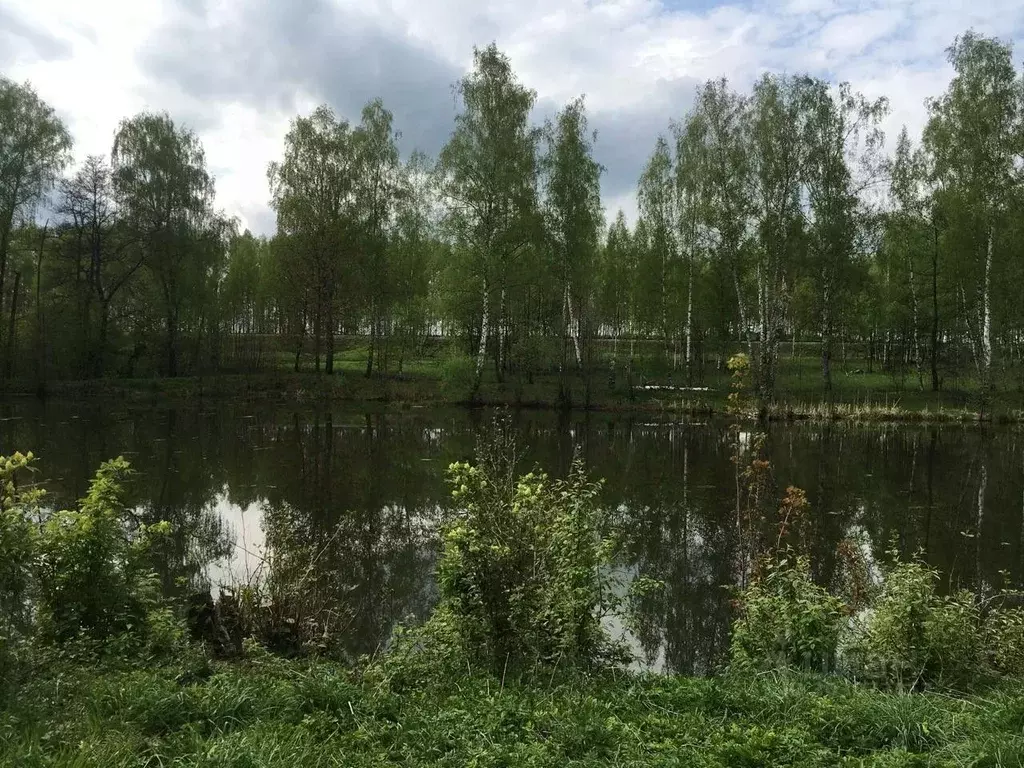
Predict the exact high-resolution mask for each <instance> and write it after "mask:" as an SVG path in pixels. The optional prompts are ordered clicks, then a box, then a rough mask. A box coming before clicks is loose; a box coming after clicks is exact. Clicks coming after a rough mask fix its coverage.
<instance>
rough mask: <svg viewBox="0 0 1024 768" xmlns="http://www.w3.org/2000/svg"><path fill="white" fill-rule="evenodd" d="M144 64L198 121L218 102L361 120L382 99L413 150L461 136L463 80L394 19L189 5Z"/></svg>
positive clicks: (153, 90) (207, 0)
mask: <svg viewBox="0 0 1024 768" xmlns="http://www.w3.org/2000/svg"><path fill="white" fill-rule="evenodd" d="M139 64H140V66H141V69H142V71H143V73H144V74H145V76H146V77H147V79H148V81H149V85H148V88H147V93H148V94H150V95H151V96H152V97H155V95H156V94H159V93H174V94H175V95H176V96H178V97H180V98H182V99H183V100H185V101H187V100H189V99H191V103H190V104H189V107H190V109H191V110H193V111H195V112H196V113H197V114H202V113H203V111H204V108H205V107H207V105H209V104H210V103H225V104H243V105H245V106H248V107H252V108H254V109H256V110H259V111H260V112H261V113H265V114H270V115H280V114H294V113H296V112H298V111H300V110H301V109H302V108H304V107H306V108H308V106H309V105H310V103H312V102H320V101H325V102H327V103H329V104H330V105H331V106H332V107H334V109H335V110H336V111H337V112H338V113H339V114H340V115H341V116H342V117H344V118H347V119H348V120H350V121H352V122H358V120H359V114H360V111H361V109H362V107H363V105H364V104H366V103H367V102H368V101H370V100H372V99H374V98H376V97H380V98H382V99H383V101H384V104H385V106H387V107H388V108H389V109H391V110H392V112H393V113H394V115H395V122H396V125H397V126H400V128H401V130H402V134H403V144H404V145H405V147H406V148H408V149H409V150H411V149H413V148H420V149H422V150H424V151H426V152H430V153H436V152H437V151H439V150H440V147H441V146H442V144H443V143H444V141H445V139H446V138H447V136H448V133H449V132H450V130H451V119H452V108H451V106H450V105H451V93H450V87H451V84H452V83H453V82H454V81H455V80H456V79H458V77H459V76H460V74H461V70H460V69H459V68H458V67H456V66H454V65H453V64H451V63H450V62H448V61H446V60H444V59H443V58H442V57H440V56H438V55H437V54H435V53H433V52H432V51H430V50H429V49H428V48H427V47H425V46H423V45H420V44H418V43H415V42H412V41H409V40H408V39H406V38H405V37H404V36H403V35H402V34H401V30H396V29H394V28H393V25H392V24H389V23H387V21H386V20H385V19H382V18H380V17H378V16H375V15H372V14H367V13H365V12H364V11H362V10H360V9H359V7H358V6H356V5H349V4H339V3H334V2H332V1H331V0H294V1H293V2H289V3H281V2H276V1H275V0H255V2H246V3H241V4H239V3H225V2H213V1H212V0H188V2H187V3H186V4H179V6H178V7H177V8H176V9H175V11H174V12H173V14H172V15H171V17H170V18H169V19H168V21H167V22H166V23H165V24H163V25H161V26H160V27H159V28H158V29H157V30H155V31H154V33H153V34H152V35H151V36H150V37H149V38H148V39H147V41H146V44H145V46H144V48H143V52H142V53H141V55H140V57H139ZM446 104H447V105H449V106H448V109H447V110H446V109H445V105H446ZM205 111H206V112H207V113H209V112H210V110H209V109H205ZM219 118H220V120H219V122H220V123H223V122H224V116H223V115H220V116H219Z"/></svg>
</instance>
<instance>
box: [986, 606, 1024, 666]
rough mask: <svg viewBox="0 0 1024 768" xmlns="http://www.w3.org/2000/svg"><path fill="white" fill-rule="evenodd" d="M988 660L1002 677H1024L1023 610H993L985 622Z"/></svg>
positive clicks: (1012, 608) (1014, 608)
mask: <svg viewBox="0 0 1024 768" xmlns="http://www.w3.org/2000/svg"><path fill="white" fill-rule="evenodd" d="M985 639H986V645H987V647H988V653H989V659H990V662H991V664H992V666H993V668H994V669H995V671H997V672H999V673H1000V674H1003V675H1010V676H1014V677H1019V676H1022V675H1024V610H1021V609H1020V608H1016V607H1010V608H1003V607H1000V608H994V609H992V610H991V611H990V612H989V614H988V616H987V617H986V622H985Z"/></svg>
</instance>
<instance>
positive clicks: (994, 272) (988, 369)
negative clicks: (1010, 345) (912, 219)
mask: <svg viewBox="0 0 1024 768" xmlns="http://www.w3.org/2000/svg"><path fill="white" fill-rule="evenodd" d="M947 55H948V58H949V62H950V64H952V65H953V70H954V72H955V75H954V77H953V80H952V82H950V84H949V87H948V88H947V90H946V92H945V94H943V95H942V96H941V97H939V98H937V99H934V100H932V101H930V102H929V111H930V117H929V121H928V125H927V127H926V129H925V134H924V141H925V146H926V147H927V148H928V150H929V151H930V152H931V153H932V155H933V157H934V173H935V174H936V176H937V177H938V178H939V179H940V182H941V184H942V185H943V186H944V188H945V193H946V195H947V199H949V200H950V201H951V202H953V205H955V207H957V208H958V209H959V212H958V216H957V219H956V220H957V223H958V226H959V228H960V230H961V231H960V242H961V243H963V244H964V245H965V246H966V247H965V251H966V253H964V260H963V264H962V271H961V274H963V275H964V276H965V279H966V280H970V281H972V282H973V283H974V285H973V286H971V290H970V293H968V291H967V287H966V286H965V289H964V308H965V310H966V311H968V312H970V313H971V316H970V317H969V322H968V325H969V328H971V333H972V336H973V337H974V339H975V340H976V342H975V349H976V353H975V355H976V359H977V361H978V369H979V373H980V375H981V380H982V385H983V388H984V389H985V390H986V391H987V392H991V391H992V390H993V389H994V387H995V380H994V371H993V328H994V327H996V328H998V322H995V321H994V318H993V302H992V287H993V280H994V279H998V275H999V274H1000V272H1001V270H1002V269H1005V266H1006V265H1005V263H1004V259H1005V258H1006V255H1005V253H1006V248H1007V246H1006V243H1005V240H1003V239H1001V233H1003V232H1005V231H1006V229H1007V227H1008V225H1009V223H1008V217H1009V216H1011V215H1012V212H1011V211H1010V209H1009V206H1008V203H1009V201H1010V199H1011V197H1012V194H1013V191H1014V189H1015V187H1017V186H1018V185H1019V184H1020V174H1021V166H1020V162H1021V157H1022V150H1024V147H1022V138H1024V134H1022V107H1024V104H1022V90H1021V89H1022V86H1021V79H1020V78H1019V77H1018V75H1017V73H1016V71H1015V69H1014V66H1013V59H1012V51H1011V48H1010V46H1009V45H1008V44H1006V43H1003V42H1001V41H999V40H997V39H994V38H988V37H983V36H981V35H978V34H976V33H974V32H973V31H971V32H967V33H965V34H964V35H961V36H960V37H958V38H957V39H956V40H955V41H954V43H953V45H952V46H950V48H949V49H948V50H947Z"/></svg>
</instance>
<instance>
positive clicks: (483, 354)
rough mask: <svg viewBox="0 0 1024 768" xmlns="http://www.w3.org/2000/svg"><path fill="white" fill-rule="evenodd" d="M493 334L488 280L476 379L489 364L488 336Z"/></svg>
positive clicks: (485, 290) (481, 323)
mask: <svg viewBox="0 0 1024 768" xmlns="http://www.w3.org/2000/svg"><path fill="white" fill-rule="evenodd" d="M490 332H491V295H490V291H489V290H488V285H487V279H486V278H485V279H484V312H483V317H482V318H481V320H480V346H478V347H477V350H476V377H477V379H479V378H480V377H481V376H482V375H483V372H484V363H486V362H487V336H488V335H489V334H490Z"/></svg>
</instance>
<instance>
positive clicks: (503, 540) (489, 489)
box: [439, 425, 616, 669]
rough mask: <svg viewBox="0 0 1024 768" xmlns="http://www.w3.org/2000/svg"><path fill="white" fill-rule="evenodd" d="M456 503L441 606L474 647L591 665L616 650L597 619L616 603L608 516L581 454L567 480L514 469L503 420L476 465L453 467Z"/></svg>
mask: <svg viewBox="0 0 1024 768" xmlns="http://www.w3.org/2000/svg"><path fill="white" fill-rule="evenodd" d="M448 481H449V484H450V485H451V488H452V499H453V501H454V502H455V504H456V506H457V510H456V511H455V513H454V514H453V515H452V517H451V519H450V520H448V521H447V522H446V524H445V526H444V530H443V553H442V557H441V563H440V567H439V583H440V588H441V597H442V612H441V614H440V615H442V616H445V617H447V620H448V621H449V622H450V624H451V626H452V627H454V628H455V630H456V631H457V632H458V634H459V635H460V636H461V637H462V638H463V639H464V641H465V645H466V647H467V648H468V649H471V652H472V653H474V654H477V655H480V656H482V657H483V658H485V659H486V660H488V661H490V662H491V663H493V664H494V665H496V666H497V667H498V668H499V669H500V668H502V667H503V666H504V665H506V664H509V663H511V664H521V663H527V664H529V663H534V662H539V663H542V664H543V663H563V664H581V665H584V666H591V665H595V664H600V663H602V662H603V661H605V660H608V659H610V658H612V657H613V656H614V654H613V653H612V652H613V651H614V650H616V648H615V646H613V644H612V643H611V642H610V640H609V638H608V636H607V634H606V632H605V630H604V629H603V627H602V625H601V613H602V611H606V610H609V609H610V608H611V606H612V602H613V601H612V599H611V591H610V585H609V583H608V577H607V575H606V574H607V573H608V572H609V571H610V569H609V565H610V551H611V543H610V540H608V539H605V538H602V535H601V533H602V531H604V530H605V524H606V519H605V516H604V513H603V510H602V509H601V508H600V506H599V505H598V503H597V495H598V492H599V489H600V486H599V484H597V483H591V482H590V481H589V480H588V479H587V477H586V473H585V471H584V469H583V464H582V462H581V460H580V459H579V457H578V456H577V457H576V458H575V459H574V461H573V464H572V469H571V470H570V473H569V476H568V478H567V479H565V480H552V479H551V478H549V477H548V476H547V475H546V474H544V473H541V472H530V473H528V474H526V475H524V476H522V477H519V478H516V476H515V454H514V446H513V441H512V438H511V436H510V434H509V432H508V427H507V425H506V426H505V427H504V428H502V427H501V426H499V427H498V433H497V436H496V437H495V438H494V439H493V440H492V442H490V443H489V444H486V445H485V446H484V448H483V450H481V451H480V455H479V457H478V462H477V464H476V466H471V465H470V464H466V463H455V464H452V465H451V467H450V468H449V470H448Z"/></svg>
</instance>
